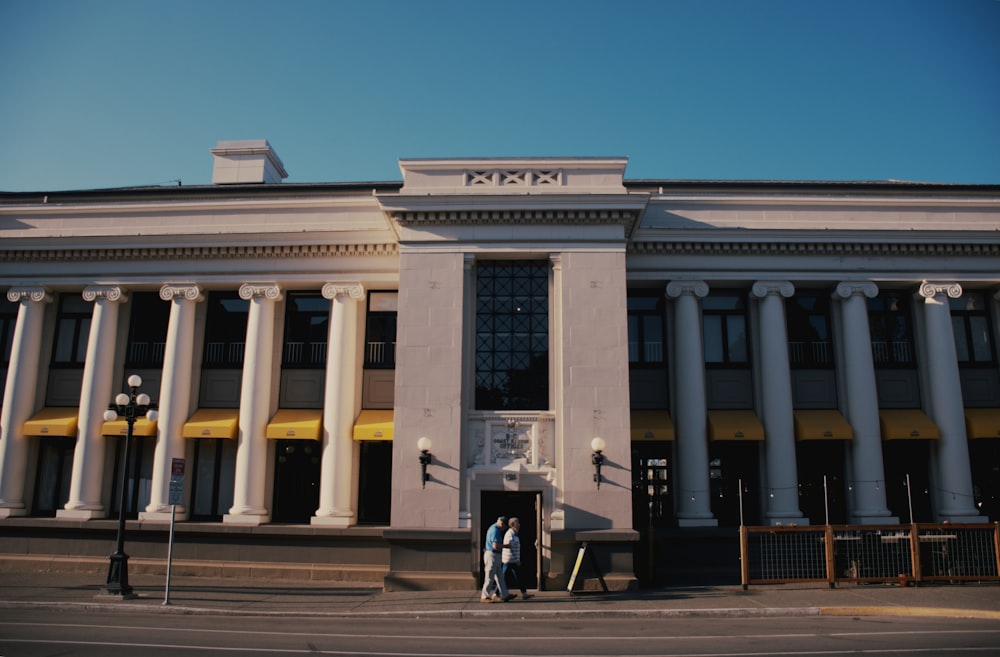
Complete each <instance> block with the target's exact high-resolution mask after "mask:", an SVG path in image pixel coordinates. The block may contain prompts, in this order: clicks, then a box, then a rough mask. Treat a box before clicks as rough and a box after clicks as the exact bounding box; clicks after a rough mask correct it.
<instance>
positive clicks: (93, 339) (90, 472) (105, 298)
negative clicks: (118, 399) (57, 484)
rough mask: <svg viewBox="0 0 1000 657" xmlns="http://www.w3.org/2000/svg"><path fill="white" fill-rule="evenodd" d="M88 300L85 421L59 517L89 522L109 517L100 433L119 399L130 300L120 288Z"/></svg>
mask: <svg viewBox="0 0 1000 657" xmlns="http://www.w3.org/2000/svg"><path fill="white" fill-rule="evenodd" d="M83 298H84V300H86V301H93V302H94V314H93V317H92V318H91V320H90V336H89V338H88V340H87V360H86V362H85V363H84V365H83V383H82V385H81V387H80V417H79V419H78V421H77V434H76V449H75V450H74V451H73V474H72V477H71V478H70V484H69V501H68V502H67V503H66V508H64V509H60V510H59V511H57V512H56V517H57V518H67V519H89V518H97V517H104V515H105V513H104V505H103V504H101V488H102V486H103V485H104V456H105V452H104V450H105V447H106V444H107V443H106V440H105V438H104V436H103V435H102V432H101V427H102V426H103V425H104V411H106V410H107V409H108V404H109V403H110V402H111V399H112V398H113V397H114V395H113V394H112V389H113V387H114V383H113V379H114V365H115V344H116V339H117V333H118V308H119V304H120V303H121V302H122V301H124V300H125V299H126V297H125V293H124V290H123V289H122V288H121V287H118V286H115V285H93V286H90V287H87V288H85V289H84V290H83Z"/></svg>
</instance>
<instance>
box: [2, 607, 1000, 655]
mask: <svg viewBox="0 0 1000 657" xmlns="http://www.w3.org/2000/svg"><path fill="white" fill-rule="evenodd" d="M226 653H228V654H246V655H296V654H321V655H360V656H365V657H367V656H376V655H385V656H389V655H391V656H394V657H398V656H409V655H414V656H421V657H428V656H432V655H433V656H459V655H460V656H463V657H500V656H504V657H506V656H510V657H530V656H534V655H560V656H569V655H573V656H577V657H583V656H586V655H670V656H674V655H686V656H689V657H722V656H726V657H734V656H751V655H753V656H758V655H760V656H763V655H773V656H786V655H787V656H791V655H804V656H806V655H808V656H810V657H811V656H816V655H824V656H826V655H857V654H859V653H863V654H865V655H893V656H899V655H903V656H907V655H934V656H936V657H937V656H944V657H948V656H955V657H958V656H963V657H968V656H969V655H1000V622H998V621H996V620H981V619H979V620H976V619H955V618H909V617H850V616H845V617H825V616H809V617H794V616H792V617H774V618H763V619H762V618H711V617H695V618H645V619H644V618H609V619H602V618H600V617H596V618H595V617H588V618H587V619H581V620H574V619H564V618H551V619H517V618H511V617H509V616H506V617H504V618H503V619H501V618H489V617H477V618H460V619H455V618H451V619H411V618H391V619H386V618H310V617H302V616H287V617H282V616H268V617H254V616H231V615H216V614H197V615H195V614H148V613H144V612H139V611H127V612H124V613H119V614H112V613H108V612H107V611H64V610H63V611H58V612H54V611H53V610H51V609H6V610H4V614H3V617H2V619H0V655H2V656H3V657H15V656H33V655H39V656H40V655H75V656H76V655H79V656H84V657H87V656H95V657H96V656H98V655H99V656H101V657H115V656H117V655H136V654H141V655H144V656H148V657H159V656H161V655H163V656H167V655H173V656H177V655H181V656H189V655H219V654H226Z"/></svg>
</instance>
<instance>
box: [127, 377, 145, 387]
mask: <svg viewBox="0 0 1000 657" xmlns="http://www.w3.org/2000/svg"><path fill="white" fill-rule="evenodd" d="M128 385H129V387H131V388H138V387H139V386H141V385H142V377H141V376H139V375H138V374H133V375H132V376H130V377H129V378H128Z"/></svg>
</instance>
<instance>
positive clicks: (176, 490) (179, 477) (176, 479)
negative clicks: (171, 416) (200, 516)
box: [163, 459, 184, 605]
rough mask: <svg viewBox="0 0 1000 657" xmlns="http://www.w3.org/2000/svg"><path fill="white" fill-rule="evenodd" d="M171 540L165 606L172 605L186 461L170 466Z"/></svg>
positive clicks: (174, 461)
mask: <svg viewBox="0 0 1000 657" xmlns="http://www.w3.org/2000/svg"><path fill="white" fill-rule="evenodd" d="M169 502H170V538H169V540H168V543H167V584H166V587H165V588H164V593H163V604H164V605H169V604H170V570H171V568H172V567H173V562H174V525H175V524H176V520H177V505H178V504H183V503H184V459H174V460H173V463H172V464H171V466H170V500H169Z"/></svg>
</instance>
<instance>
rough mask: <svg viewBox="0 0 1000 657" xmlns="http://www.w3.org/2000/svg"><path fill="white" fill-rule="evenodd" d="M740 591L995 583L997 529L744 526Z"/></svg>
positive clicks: (999, 574) (999, 546)
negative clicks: (793, 585) (808, 585)
mask: <svg viewBox="0 0 1000 657" xmlns="http://www.w3.org/2000/svg"><path fill="white" fill-rule="evenodd" d="M740 560H741V569H740V570H741V574H742V582H743V588H747V587H748V586H749V585H750V584H782V583H789V582H829V584H830V586H831V587H832V586H835V585H836V583H837V582H899V583H900V584H903V585H906V584H908V583H910V582H915V583H918V582H933V581H946V582H958V581H986V580H1000V525H998V524H997V523H992V524H969V525H966V524H961V525H960V524H940V525H937V524H912V525H820V526H815V527H741V528H740Z"/></svg>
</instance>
